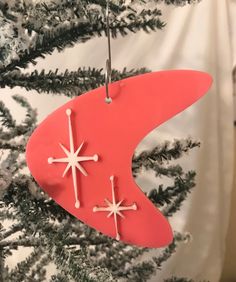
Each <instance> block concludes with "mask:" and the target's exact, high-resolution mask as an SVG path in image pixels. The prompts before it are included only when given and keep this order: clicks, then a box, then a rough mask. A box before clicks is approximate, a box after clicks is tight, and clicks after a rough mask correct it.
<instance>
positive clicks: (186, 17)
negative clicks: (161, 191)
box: [0, 0, 236, 282]
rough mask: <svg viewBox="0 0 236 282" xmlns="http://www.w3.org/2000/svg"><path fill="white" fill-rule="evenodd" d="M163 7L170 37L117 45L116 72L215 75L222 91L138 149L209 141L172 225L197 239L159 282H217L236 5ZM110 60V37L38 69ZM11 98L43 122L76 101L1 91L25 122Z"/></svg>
mask: <svg viewBox="0 0 236 282" xmlns="http://www.w3.org/2000/svg"><path fill="white" fill-rule="evenodd" d="M161 8H162V11H163V18H164V19H165V21H166V22H167V26H166V27H165V28H164V30H163V31H157V32H155V33H153V32H152V33H150V34H146V33H144V32H139V33H136V34H129V35H128V36H127V37H125V38H121V37H119V38H118V39H117V40H115V41H112V66H113V67H114V68H117V69H122V68H123V67H125V66H126V67H127V68H128V69H131V68H139V67H144V66H145V67H148V68H150V69H151V70H153V71H157V70H163V69H196V70H202V71H206V72H209V73H210V74H211V75H212V76H213V79H214V84H213V86H212V88H211V91H210V92H209V93H208V94H207V95H206V96H205V97H204V98H203V99H201V100H200V101H199V102H197V103H196V104H195V105H193V106H192V107H190V108H188V109H187V110H185V111H184V112H183V113H181V114H179V115H177V116H176V117H174V118H173V119H171V120H169V121H168V122H166V123H165V124H163V125H161V126H160V127H159V128H157V129H156V130H154V131H153V132H152V133H151V134H149V135H148V136H147V137H146V138H145V139H144V140H143V142H142V143H141V144H140V146H139V148H138V150H140V149H145V148H152V147H153V146H155V145H156V144H157V143H159V142H161V141H162V140H173V139H174V138H185V137H188V136H191V137H193V138H195V139H200V140H201V142H202V146H201V148H200V149H197V150H194V152H192V153H190V154H189V155H188V156H186V157H184V158H183V160H181V164H182V165H183V166H184V167H185V168H186V169H195V170H196V171H197V175H198V176H197V187H196V188H195V189H194V192H193V193H192V194H191V196H190V197H189V198H188V200H187V202H186V203H185V204H184V206H183V209H182V210H181V211H180V212H178V213H177V214H176V215H175V216H174V218H173V219H172V220H171V225H172V227H173V229H174V230H178V231H188V232H190V233H191V234H192V236H193V240H192V241H191V242H190V243H188V244H183V245H181V247H180V248H179V249H178V251H177V253H176V254H175V255H174V256H173V257H172V258H171V259H170V260H169V261H168V262H167V263H166V264H164V265H163V268H162V271H161V272H158V273H157V275H158V278H153V279H152V280H151V281H158V282H159V281H160V282H161V281H163V279H164V278H168V277H171V276H172V275H176V276H183V277H188V278H192V279H194V280H196V281H200V280H209V281H211V282H217V281H219V279H220V274H221V270H222V265H223V259H224V248H225V236H226V231H227V226H228V218H229V208H230V207H229V205H230V193H231V188H232V175H233V95H232V93H233V83H232V76H231V72H232V69H233V64H235V56H234V57H233V55H234V54H235V51H236V48H235V45H234V43H235V40H236V18H235V14H236V13H235V12H236V1H235V0H231V1H226V0H202V2H201V3H200V4H197V5H192V6H186V7H180V8H173V7H170V6H168V7H166V6H161ZM233 18H235V19H233ZM233 20H234V22H233ZM106 58H107V41H106V38H104V37H103V38H95V39H94V40H91V41H89V42H87V43H84V44H80V45H76V46H75V47H74V48H69V49H66V51H65V52H63V53H60V54H58V53H57V52H55V53H54V54H53V55H52V56H49V57H47V58H46V59H45V60H39V62H38V65H37V69H42V68H45V69H46V70H49V69H56V68H59V70H62V71H63V70H65V69H66V68H68V69H70V70H75V69H77V68H78V67H79V66H92V67H99V68H101V67H104V65H105V60H106ZM6 92H11V93H12V94H13V93H14V94H15V93H18V94H23V95H25V96H27V97H28V98H29V101H30V102H31V104H32V105H33V106H34V107H37V108H38V113H39V120H42V119H43V118H45V117H46V116H47V115H48V114H49V113H50V112H51V111H53V110H54V109H56V108H57V107H58V106H60V105H62V104H64V103H65V102H66V101H68V98H65V97H56V96H53V97H50V96H49V95H39V94H35V93H33V91H31V92H29V93H27V94H26V92H25V91H24V90H22V89H20V88H15V89H13V90H10V89H2V90H0V97H1V100H3V101H5V102H6V104H7V105H9V106H10V107H11V109H12V113H13V114H15V115H18V116H19V118H20V117H21V115H22V114H23V111H22V112H21V109H19V108H18V107H16V105H15V103H14V102H13V101H12V100H11V99H10V98H9V95H6ZM33 94H34V95H33ZM137 181H138V184H139V185H140V186H141V187H142V189H149V188H153V187H155V185H156V184H157V183H159V181H162V182H163V181H164V180H163V179H161V180H159V179H158V180H157V179H156V178H155V176H154V175H153V174H151V173H148V174H147V173H143V174H142V175H141V176H140V177H139V178H138V180H137ZM153 252H156V251H152V252H151V253H152V254H153ZM15 259H17V258H16V257H15ZM143 259H145V258H143ZM11 260H12V259H11ZM11 263H13V261H11ZM160 273H161V275H160Z"/></svg>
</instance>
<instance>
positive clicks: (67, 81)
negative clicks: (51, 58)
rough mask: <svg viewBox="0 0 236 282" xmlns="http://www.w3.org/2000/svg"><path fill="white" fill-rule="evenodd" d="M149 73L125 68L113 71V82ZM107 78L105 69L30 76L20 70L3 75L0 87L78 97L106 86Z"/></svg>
mask: <svg viewBox="0 0 236 282" xmlns="http://www.w3.org/2000/svg"><path fill="white" fill-rule="evenodd" d="M146 72H148V70H147V69H145V68H141V69H137V70H134V69H131V70H127V69H126V68H124V69H123V70H122V71H118V70H114V69H113V70H112V74H111V77H112V81H117V80H120V79H123V78H127V77H130V76H134V75H139V74H143V73H146ZM104 82H105V77H104V72H103V69H95V68H79V69H78V70H77V71H68V70H66V71H65V72H63V73H58V69H57V70H55V71H49V72H48V73H46V72H45V71H44V70H42V71H41V72H38V71H37V70H35V71H33V72H32V73H30V74H24V73H22V72H21V71H20V70H15V71H12V72H8V73H6V74H3V75H2V80H0V87H2V88H5V87H6V86H8V87H10V88H14V87H15V86H20V87H23V88H25V89H26V90H36V91H37V92H38V93H50V94H63V95H66V96H69V97H72V96H78V95H80V94H82V93H84V92H87V91H89V90H92V89H94V88H97V87H100V86H102V85H104Z"/></svg>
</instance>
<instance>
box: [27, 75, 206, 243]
mask: <svg viewBox="0 0 236 282" xmlns="http://www.w3.org/2000/svg"><path fill="white" fill-rule="evenodd" d="M211 83H212V79H211V77H210V76H209V75H208V74H206V73H203V72H198V71H190V70H186V71H185V70H176V71H161V72H155V73H148V74H144V75H139V76H135V77H131V78H127V79H124V80H121V81H117V82H115V83H112V84H110V85H109V93H110V96H111V98H112V103H110V104H107V103H105V102H104V97H105V87H100V88H98V89H94V90H92V91H90V92H88V93H86V94H84V95H81V96H80V97H77V98H75V99H73V100H71V101H69V102H68V103H67V104H65V105H64V106H62V107H61V108H59V109H58V110H56V111H55V112H54V113H52V114H51V115H49V116H48V117H47V118H46V119H45V120H44V121H43V122H42V123H41V124H40V125H39V127H38V128H37V129H36V130H35V131H34V133H33V134H32V136H31V138H30V140H29V142H28V144H27V152H26V158H27V164H28V167H29V169H30V171H31V173H32V175H33V177H34V178H35V180H36V181H37V182H38V184H39V186H40V187H42V189H43V190H44V191H45V192H46V193H47V194H48V195H49V196H50V197H51V198H53V199H54V200H55V201H56V202H57V203H58V204H59V205H60V206H62V207H63V208H64V209H65V210H67V211H68V212H69V213H71V214H72V215H74V216H75V217H77V218H78V219H80V220H81V221H83V222H84V223H86V224H87V225H89V226H91V227H93V228H95V229H97V230H99V231H100V232H102V233H104V234H106V235H108V236H110V237H114V238H116V239H117V240H122V241H124V242H126V243H129V244H135V245H139V246H143V247H163V246H165V245H167V244H169V243H170V242H171V241H172V239H173V234H172V231H171V227H170V225H169V223H168V221H167V220H166V219H165V217H164V216H163V215H162V214H161V212H160V211H159V210H158V209H157V208H156V207H155V206H154V205H153V204H152V203H151V201H150V200H149V199H148V198H147V197H146V196H145V194H144V193H143V192H142V191H141V190H140V188H139V187H138V186H137V184H136V183H135V181H134V179H133V176H132V169H131V165H132V157H133V154H134V151H135V148H136V147H137V145H138V144H139V143H140V141H141V140H142V139H143V138H144V137H145V136H146V135H147V134H148V133H149V132H150V131H151V130H152V129H154V128H155V127H157V126H158V125H160V124H161V123H163V122H165V121H167V120H168V119H170V118H171V117H173V116H174V115H176V114H177V113H179V112H181V111H183V110H184V109H185V108H187V107H188V106H190V105H191V104H193V103H194V102H195V101H197V100H198V99H199V98H200V97H201V96H203V95H204V94H205V93H206V92H207V91H208V89H209V88H210V85H211Z"/></svg>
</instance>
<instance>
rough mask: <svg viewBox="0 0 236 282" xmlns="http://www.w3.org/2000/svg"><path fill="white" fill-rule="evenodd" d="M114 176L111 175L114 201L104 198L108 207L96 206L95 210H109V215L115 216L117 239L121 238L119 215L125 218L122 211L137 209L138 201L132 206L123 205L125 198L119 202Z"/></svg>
mask: <svg viewBox="0 0 236 282" xmlns="http://www.w3.org/2000/svg"><path fill="white" fill-rule="evenodd" d="M114 178H115V177H114V176H113V175H112V176H111V177H110V181H111V190H112V202H110V201H109V200H107V199H104V201H105V203H106V204H107V207H97V206H96V207H94V208H93V211H94V212H104V211H105V212H109V214H108V215H107V217H110V216H112V215H113V216H114V223H115V230H116V240H120V234H119V230H118V223H117V215H119V216H120V217H122V218H125V216H124V215H123V214H122V211H128V210H137V205H136V203H133V205H130V206H122V205H121V204H122V202H123V200H121V201H119V202H118V203H117V201H116V196H115V191H114V190H115V185H114Z"/></svg>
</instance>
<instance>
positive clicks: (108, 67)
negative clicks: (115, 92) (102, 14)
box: [105, 0, 112, 104]
mask: <svg viewBox="0 0 236 282" xmlns="http://www.w3.org/2000/svg"><path fill="white" fill-rule="evenodd" d="M106 25H107V43H108V59H107V60H106V71H105V85H106V98H105V102H106V103H108V104H110V103H111V102H112V99H111V97H110V95H109V83H110V82H111V37H110V23H109V0H107V6H106Z"/></svg>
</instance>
